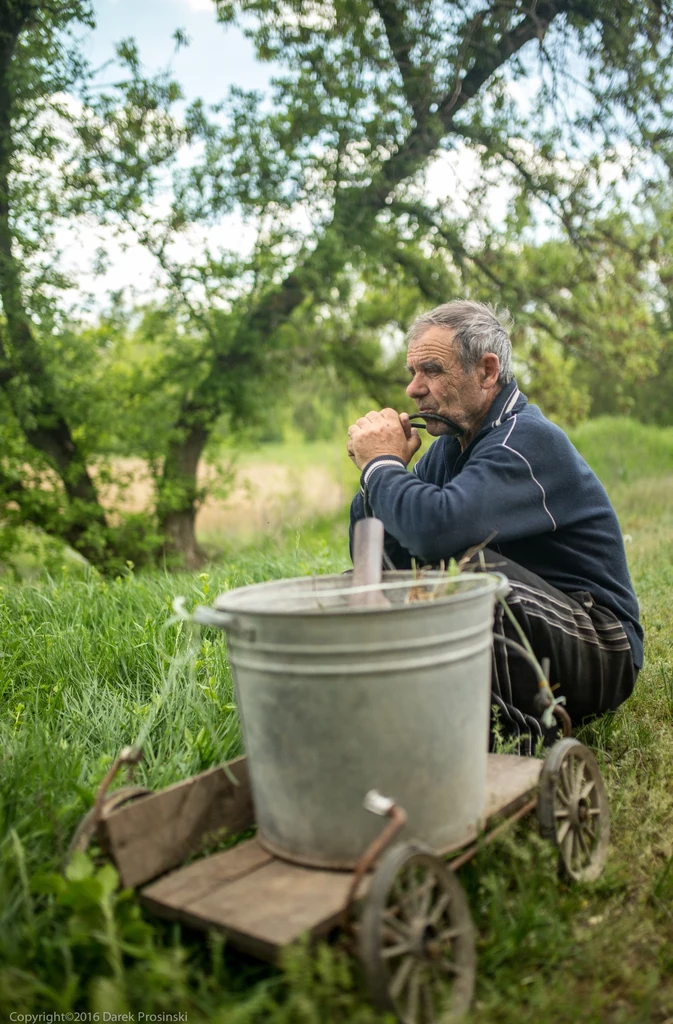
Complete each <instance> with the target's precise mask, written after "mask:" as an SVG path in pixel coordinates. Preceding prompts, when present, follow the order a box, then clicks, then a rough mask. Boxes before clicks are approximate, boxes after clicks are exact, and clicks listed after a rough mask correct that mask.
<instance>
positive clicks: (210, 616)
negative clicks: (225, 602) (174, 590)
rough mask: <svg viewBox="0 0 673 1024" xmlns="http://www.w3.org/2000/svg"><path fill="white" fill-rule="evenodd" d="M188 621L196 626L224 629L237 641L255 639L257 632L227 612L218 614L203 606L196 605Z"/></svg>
mask: <svg viewBox="0 0 673 1024" xmlns="http://www.w3.org/2000/svg"><path fill="white" fill-rule="evenodd" d="M190 619H191V621H192V622H195V623H196V624H197V625H198V626H214V627H215V629H224V630H225V631H226V632H227V633H229V634H231V636H235V637H236V638H237V639H238V640H250V641H254V640H256V639H257V632H256V630H254V629H253V628H252V626H246V625H244V624H243V622H241V620H240V619H239V618H237V617H236V616H235V615H231V614H230V613H229V612H218V611H217V610H216V609H215V608H209V607H208V605H205V604H197V606H196V608H195V609H194V611H193V612H192V614H191V616H190Z"/></svg>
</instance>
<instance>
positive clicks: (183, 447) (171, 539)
mask: <svg viewBox="0 0 673 1024" xmlns="http://www.w3.org/2000/svg"><path fill="white" fill-rule="evenodd" d="M208 433H209V431H208V429H207V428H206V427H205V426H203V425H202V424H200V423H197V424H192V425H191V426H187V425H186V424H183V425H180V426H178V427H177V428H176V434H175V438H174V439H173V440H171V442H170V444H169V446H168V452H167V454H166V459H165V461H164V469H163V474H162V478H161V481H160V484H159V500H158V503H157V514H158V519H159V528H160V529H161V531H162V533H163V536H164V552H165V553H166V554H167V555H168V556H169V557H171V556H173V557H175V556H178V557H179V558H180V560H181V561H182V562H183V564H184V566H185V568H187V569H198V568H200V567H201V566H202V565H203V564H204V562H205V561H206V553H205V551H203V549H202V548H201V547H200V546H199V543H198V541H197V539H196V530H195V526H196V513H197V507H198V498H199V488H198V479H197V472H198V467H199V460H200V458H201V455H202V453H203V449H204V446H205V443H206V441H207V439H208Z"/></svg>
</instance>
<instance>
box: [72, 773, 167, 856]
mask: <svg viewBox="0 0 673 1024" xmlns="http://www.w3.org/2000/svg"><path fill="white" fill-rule="evenodd" d="M149 792H150V790H149V789H145V787H144V786H121V787H120V788H119V789H115V790H113V791H112V792H111V793H108V794H107V795H106V797H105V801H104V803H103V813H104V814H106V815H107V814H110V812H111V811H115V810H116V809H117V808H118V807H122V806H123V805H124V804H126V803H128V802H129V801H130V800H137V799H139V797H142V796H147V794H148V793H149ZM97 825H98V822H97V821H96V813H95V808H94V807H92V808H91V810H90V811H87V813H86V814H85V815H84V817H83V818H82V820H81V821H80V823H79V825H78V826H77V829H76V830H75V833H74V835H73V837H72V839H71V840H70V845H69V846H68V850H67V853H66V855H65V864H66V865H67V864H68V862H69V861H70V859H71V857H72V855H73V853H76V852H77V851H78V850H79V851H81V852H82V853H86V852H87V850H88V849H89V844H90V843H91V840H92V839H93V837H94V835H95V833H96V828H97Z"/></svg>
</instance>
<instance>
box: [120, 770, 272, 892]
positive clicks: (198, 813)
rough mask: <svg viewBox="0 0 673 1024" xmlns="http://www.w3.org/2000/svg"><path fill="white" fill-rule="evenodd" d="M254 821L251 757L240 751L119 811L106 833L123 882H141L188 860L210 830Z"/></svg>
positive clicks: (225, 829)
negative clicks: (226, 759)
mask: <svg viewBox="0 0 673 1024" xmlns="http://www.w3.org/2000/svg"><path fill="white" fill-rule="evenodd" d="M254 823H255V815H254V810H253V806H252V795H251V792H250V782H249V779H248V762H247V758H245V757H239V758H237V759H236V760H234V761H230V762H229V764H228V765H227V766H226V767H223V766H220V767H217V768H212V769H210V771H207V772H203V773H202V774H200V775H196V776H194V778H191V779H186V780H185V781H184V782H178V783H176V784H175V785H174V786H168V787H167V788H166V789H163V790H161V791H160V792H159V793H152V794H151V795H150V796H145V797H142V798H140V799H138V800H136V801H134V802H132V803H129V804H126V805H125V806H123V807H120V808H119V809H118V810H116V811H113V812H112V813H111V814H110V815H109V817H106V818H104V819H103V821H102V822H101V824H100V838H101V842H102V844H103V846H104V848H105V849H106V850H107V852H108V853H109V854H110V855H111V856H112V858H113V860H114V862H115V865H116V867H117V870H118V871H119V875H120V877H121V880H122V884H123V885H124V886H130V887H136V886H139V885H143V884H144V883H145V882H148V881H150V880H151V879H153V878H157V877H158V876H159V875H161V874H163V873H164V872H166V871H170V870H171V869H172V868H175V867H177V866H178V865H179V864H182V863H184V861H185V860H187V859H188V858H189V857H191V856H193V854H195V853H197V852H198V851H200V850H201V849H202V848H203V845H204V841H205V840H206V839H207V837H208V836H210V835H222V834H225V833H226V834H229V835H235V834H236V833H237V832H242V831H243V830H244V829H246V828H250V827H251V826H252V825H254Z"/></svg>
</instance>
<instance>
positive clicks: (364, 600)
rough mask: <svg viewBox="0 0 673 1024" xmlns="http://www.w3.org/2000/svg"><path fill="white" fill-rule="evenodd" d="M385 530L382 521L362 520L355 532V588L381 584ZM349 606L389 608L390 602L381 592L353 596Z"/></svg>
mask: <svg viewBox="0 0 673 1024" xmlns="http://www.w3.org/2000/svg"><path fill="white" fill-rule="evenodd" d="M383 538H384V529H383V523H382V522H381V520H380V519H360V520H359V521H358V522H357V523H356V524H355V530H354V531H353V583H352V585H353V587H366V586H370V585H372V584H377V583H381V580H382V571H383ZM349 604H351V605H356V606H358V605H359V606H361V607H372V606H374V605H378V606H379V607H384V606H389V605H390V601H389V600H388V598H387V597H385V595H384V594H382V593H381V591H380V590H370V591H368V592H366V593H364V594H351V595H350V597H349Z"/></svg>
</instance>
